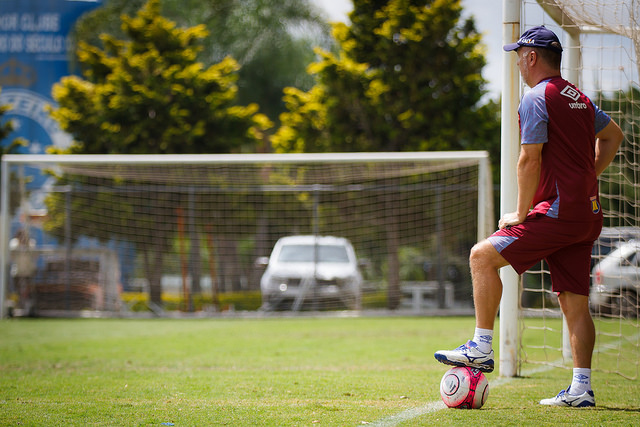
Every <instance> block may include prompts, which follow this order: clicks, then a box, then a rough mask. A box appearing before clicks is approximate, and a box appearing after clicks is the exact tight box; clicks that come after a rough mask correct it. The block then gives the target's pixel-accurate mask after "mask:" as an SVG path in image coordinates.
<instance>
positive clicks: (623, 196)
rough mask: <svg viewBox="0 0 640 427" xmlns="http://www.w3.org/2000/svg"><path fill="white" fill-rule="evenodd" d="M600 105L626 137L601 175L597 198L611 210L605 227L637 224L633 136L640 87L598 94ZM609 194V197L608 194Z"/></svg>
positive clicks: (637, 176) (639, 131)
mask: <svg viewBox="0 0 640 427" xmlns="http://www.w3.org/2000/svg"><path fill="white" fill-rule="evenodd" d="M598 98H599V99H600V101H599V102H598V104H599V106H600V108H602V109H603V110H605V111H608V112H610V114H611V116H612V118H613V119H614V120H615V121H616V123H618V125H619V126H620V128H621V129H622V132H623V133H624V135H625V139H624V140H623V141H622V144H621V146H620V149H619V150H618V153H619V154H618V157H617V158H616V159H614V161H613V162H612V164H611V165H610V166H609V168H608V169H607V170H606V171H605V173H603V174H602V176H601V178H600V194H601V196H600V200H601V202H602V208H603V210H604V211H605V212H612V213H615V215H609V216H607V217H606V218H605V224H604V225H605V226H608V227H615V226H638V220H637V218H638V217H639V215H640V207H638V204H637V203H636V200H637V187H638V182H639V180H640V170H639V169H638V166H637V162H636V161H634V160H633V159H634V158H635V156H636V154H635V153H636V151H637V145H636V144H637V143H636V141H634V139H635V138H636V137H637V135H639V134H640V126H639V125H638V121H637V118H638V117H639V116H640V104H639V103H638V99H640V90H639V89H638V88H637V87H633V86H632V87H630V88H629V89H628V90H627V91H618V92H616V93H613V94H604V93H601V94H599V96H598ZM609 196H610V197H609Z"/></svg>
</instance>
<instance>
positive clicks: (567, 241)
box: [489, 214, 602, 295]
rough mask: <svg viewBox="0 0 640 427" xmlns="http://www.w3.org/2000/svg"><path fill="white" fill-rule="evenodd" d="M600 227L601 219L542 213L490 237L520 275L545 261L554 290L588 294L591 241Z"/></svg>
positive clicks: (598, 233) (598, 232) (597, 233)
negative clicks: (562, 217) (578, 219)
mask: <svg viewBox="0 0 640 427" xmlns="http://www.w3.org/2000/svg"><path fill="white" fill-rule="evenodd" d="M601 230H602V219H600V220H596V221H589V222H573V221H572V222H568V221H561V220H558V219H556V218H551V217H548V216H545V215H542V214H535V215H530V216H528V217H527V219H526V220H525V221H524V222H523V223H522V224H518V225H515V226H512V227H508V228H504V229H502V230H498V231H496V232H495V233H493V234H492V235H491V236H489V241H490V242H491V244H492V245H493V247H494V248H496V250H497V251H498V252H499V253H500V254H501V255H502V256H503V257H504V259H506V260H507V262H509V264H511V266H512V267H513V268H514V269H515V270H516V272H518V274H522V273H524V272H525V271H527V270H528V269H529V268H531V267H533V266H534V265H535V264H536V263H538V262H540V261H541V260H543V259H544V260H546V261H547V264H548V265H549V272H550V273H551V284H552V289H553V291H554V292H562V291H568V292H573V293H575V294H580V295H589V282H590V281H589V273H590V271H589V270H590V267H591V249H592V247H593V242H594V241H595V240H596V239H597V238H598V236H599V235H600V231H601Z"/></svg>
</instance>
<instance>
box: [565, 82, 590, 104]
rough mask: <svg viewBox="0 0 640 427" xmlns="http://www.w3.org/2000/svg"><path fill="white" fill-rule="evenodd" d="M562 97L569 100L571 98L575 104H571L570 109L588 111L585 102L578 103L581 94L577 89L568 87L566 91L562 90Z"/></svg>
mask: <svg viewBox="0 0 640 427" xmlns="http://www.w3.org/2000/svg"><path fill="white" fill-rule="evenodd" d="M560 95H562V96H566V97H567V98H569V99H571V100H572V101H573V102H570V103H569V107H570V108H571V109H572V110H586V109H587V104H585V103H584V102H576V101H578V99H579V98H580V95H581V94H580V92H578V91H577V90H576V89H575V88H573V87H571V86H569V85H567V86H565V87H564V89H562V91H561V92H560Z"/></svg>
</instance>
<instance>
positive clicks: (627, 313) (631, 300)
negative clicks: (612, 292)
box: [620, 289, 639, 319]
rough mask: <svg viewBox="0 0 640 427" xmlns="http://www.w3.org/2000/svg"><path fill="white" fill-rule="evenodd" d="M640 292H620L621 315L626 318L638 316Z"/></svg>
mask: <svg viewBox="0 0 640 427" xmlns="http://www.w3.org/2000/svg"><path fill="white" fill-rule="evenodd" d="M638 304H639V301H638V294H637V293H636V292H634V291H632V290H628V289H627V290H623V291H621V292H620V316H621V317H623V318H625V319H636V318H637V317H638Z"/></svg>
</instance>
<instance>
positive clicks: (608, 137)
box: [596, 120, 624, 176]
mask: <svg viewBox="0 0 640 427" xmlns="http://www.w3.org/2000/svg"><path fill="white" fill-rule="evenodd" d="M596 138H597V139H596V176H600V174H601V173H602V172H604V170H605V169H606V168H607V166H609V163H611V161H612V160H613V158H614V157H615V156H616V153H617V152H618V148H620V143H621V142H622V139H623V138H624V135H623V134H622V131H621V130H620V127H619V126H618V124H617V123H616V122H614V121H613V120H611V121H609V123H608V124H607V125H606V126H605V127H604V129H602V130H601V131H600V132H598V133H597V134H596Z"/></svg>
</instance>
